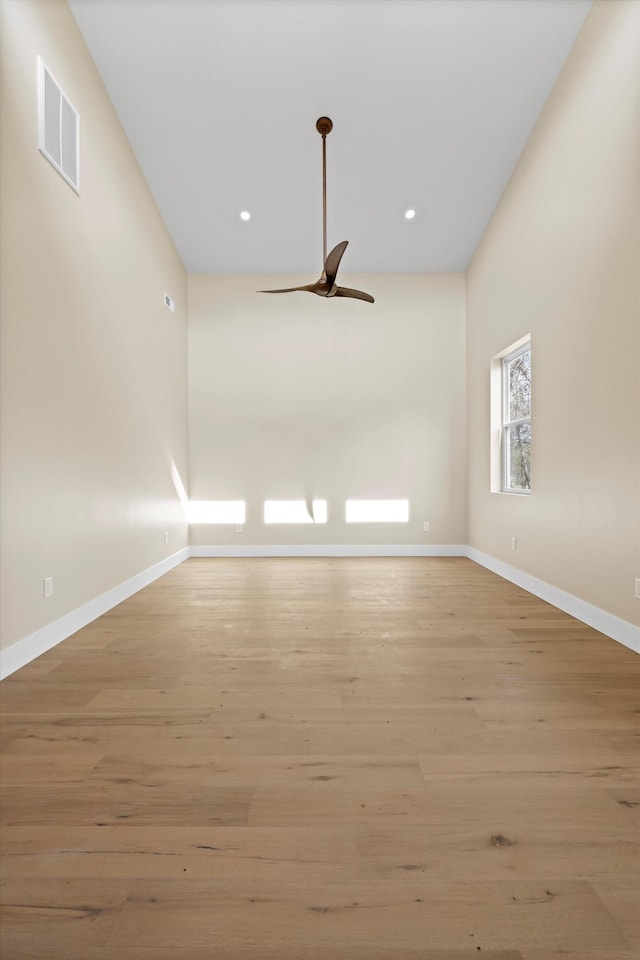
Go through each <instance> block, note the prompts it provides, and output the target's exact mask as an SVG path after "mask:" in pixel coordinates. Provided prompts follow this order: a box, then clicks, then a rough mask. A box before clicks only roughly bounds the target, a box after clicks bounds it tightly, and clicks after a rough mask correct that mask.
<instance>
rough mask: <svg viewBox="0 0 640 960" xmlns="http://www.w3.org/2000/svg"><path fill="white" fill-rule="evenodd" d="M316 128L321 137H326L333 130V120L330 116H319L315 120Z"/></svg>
mask: <svg viewBox="0 0 640 960" xmlns="http://www.w3.org/2000/svg"><path fill="white" fill-rule="evenodd" d="M316 130H317V131H318V133H320V134H322V136H323V137H326V135H327V134H328V133H331V131H332V130H333V120H332V119H331V118H330V117H319V118H318V119H317V120H316Z"/></svg>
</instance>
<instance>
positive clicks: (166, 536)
mask: <svg viewBox="0 0 640 960" xmlns="http://www.w3.org/2000/svg"><path fill="white" fill-rule="evenodd" d="M162 542H163V543H169V531H168V530H165V532H164V536H163V537H162Z"/></svg>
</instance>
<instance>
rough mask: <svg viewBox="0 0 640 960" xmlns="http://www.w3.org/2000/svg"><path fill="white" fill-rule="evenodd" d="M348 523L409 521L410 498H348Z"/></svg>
mask: <svg viewBox="0 0 640 960" xmlns="http://www.w3.org/2000/svg"><path fill="white" fill-rule="evenodd" d="M346 521H347V523H407V522H408V521H409V501H408V500H347V504H346Z"/></svg>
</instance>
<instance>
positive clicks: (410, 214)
mask: <svg viewBox="0 0 640 960" xmlns="http://www.w3.org/2000/svg"><path fill="white" fill-rule="evenodd" d="M415 215H416V212H415V210H405V212H404V216H405V219H406V220H413V218H414V217H415Z"/></svg>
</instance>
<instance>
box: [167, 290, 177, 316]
mask: <svg viewBox="0 0 640 960" xmlns="http://www.w3.org/2000/svg"><path fill="white" fill-rule="evenodd" d="M164 305H165V307H167V308H168V309H169V310H171V313H175V312H176V305H175V303H174V302H173V300H172V299H171V297H170V296H169V294H168V293H165V295H164Z"/></svg>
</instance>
